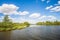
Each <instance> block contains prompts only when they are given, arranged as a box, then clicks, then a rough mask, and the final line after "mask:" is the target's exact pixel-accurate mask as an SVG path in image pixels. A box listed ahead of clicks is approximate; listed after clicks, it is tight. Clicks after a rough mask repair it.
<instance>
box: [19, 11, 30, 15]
mask: <svg viewBox="0 0 60 40" xmlns="http://www.w3.org/2000/svg"><path fill="white" fill-rule="evenodd" d="M19 14H20V15H27V14H29V12H28V11H23V12H21V11H20V12H19Z"/></svg>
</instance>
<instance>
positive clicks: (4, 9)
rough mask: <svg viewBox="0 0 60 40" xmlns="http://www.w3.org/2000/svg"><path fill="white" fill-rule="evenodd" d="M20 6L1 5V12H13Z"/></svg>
mask: <svg viewBox="0 0 60 40" xmlns="http://www.w3.org/2000/svg"><path fill="white" fill-rule="evenodd" d="M18 8H19V7H17V6H15V5H13V4H3V5H1V6H0V13H3V14H12V13H14V12H16V11H17V10H18Z"/></svg>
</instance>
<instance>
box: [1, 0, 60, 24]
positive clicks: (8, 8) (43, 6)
mask: <svg viewBox="0 0 60 40" xmlns="http://www.w3.org/2000/svg"><path fill="white" fill-rule="evenodd" d="M4 15H9V18H10V19H12V20H13V21H14V22H25V21H28V22H30V23H36V22H39V21H55V20H60V0H1V1H0V21H2V19H3V17H4Z"/></svg>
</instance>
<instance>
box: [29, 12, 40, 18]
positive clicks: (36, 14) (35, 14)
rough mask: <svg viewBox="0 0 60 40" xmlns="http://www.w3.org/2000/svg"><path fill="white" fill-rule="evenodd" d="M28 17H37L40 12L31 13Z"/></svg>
mask: <svg viewBox="0 0 60 40" xmlns="http://www.w3.org/2000/svg"><path fill="white" fill-rule="evenodd" d="M29 17H30V18H38V17H40V13H33V14H31V15H30V16H29Z"/></svg>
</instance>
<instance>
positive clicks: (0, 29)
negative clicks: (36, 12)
mask: <svg viewBox="0 0 60 40" xmlns="http://www.w3.org/2000/svg"><path fill="white" fill-rule="evenodd" d="M27 26H28V25H23V26H15V27H12V28H2V27H0V32H2V31H12V30H21V29H24V28H26V27H27Z"/></svg>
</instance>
